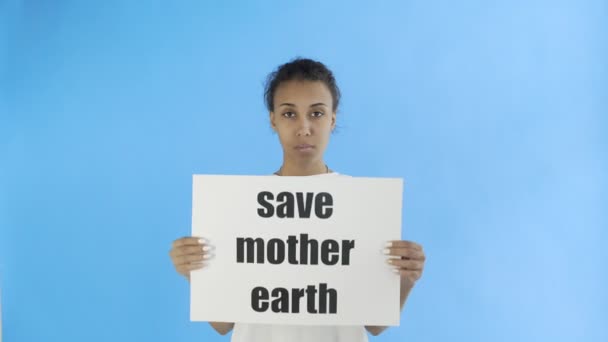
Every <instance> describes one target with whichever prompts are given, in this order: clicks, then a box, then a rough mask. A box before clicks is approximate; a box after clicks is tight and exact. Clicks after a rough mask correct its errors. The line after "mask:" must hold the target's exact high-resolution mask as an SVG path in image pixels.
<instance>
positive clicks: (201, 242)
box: [198, 238, 209, 245]
mask: <svg viewBox="0 0 608 342" xmlns="http://www.w3.org/2000/svg"><path fill="white" fill-rule="evenodd" d="M208 242H209V241H208V240H207V239H203V238H200V239H198V243H200V244H201V245H204V244H206V243H208Z"/></svg>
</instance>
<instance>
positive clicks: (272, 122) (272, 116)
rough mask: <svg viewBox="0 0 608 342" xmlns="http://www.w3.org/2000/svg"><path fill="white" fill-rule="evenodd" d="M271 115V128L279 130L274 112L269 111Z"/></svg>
mask: <svg viewBox="0 0 608 342" xmlns="http://www.w3.org/2000/svg"><path fill="white" fill-rule="evenodd" d="M269 117H270V128H272V130H273V131H275V132H276V131H277V125H276V124H275V122H274V112H270V113H269Z"/></svg>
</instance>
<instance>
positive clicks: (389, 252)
mask: <svg viewBox="0 0 608 342" xmlns="http://www.w3.org/2000/svg"><path fill="white" fill-rule="evenodd" d="M382 253H384V254H391V250H390V249H388V248H385V249H383V250H382Z"/></svg>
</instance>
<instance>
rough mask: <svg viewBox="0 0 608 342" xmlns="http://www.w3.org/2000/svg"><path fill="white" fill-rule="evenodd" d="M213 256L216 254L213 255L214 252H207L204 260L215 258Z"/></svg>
mask: <svg viewBox="0 0 608 342" xmlns="http://www.w3.org/2000/svg"><path fill="white" fill-rule="evenodd" d="M213 256H214V255H213V254H211V253H209V254H205V255H203V260H207V259H211V258H213Z"/></svg>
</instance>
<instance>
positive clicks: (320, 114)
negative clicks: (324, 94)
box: [312, 112, 323, 118]
mask: <svg viewBox="0 0 608 342" xmlns="http://www.w3.org/2000/svg"><path fill="white" fill-rule="evenodd" d="M312 116H314V117H316V118H318V117H320V116H323V112H313V113H312Z"/></svg>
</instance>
